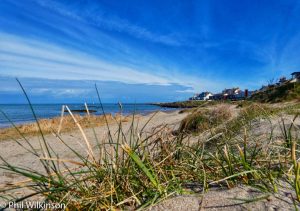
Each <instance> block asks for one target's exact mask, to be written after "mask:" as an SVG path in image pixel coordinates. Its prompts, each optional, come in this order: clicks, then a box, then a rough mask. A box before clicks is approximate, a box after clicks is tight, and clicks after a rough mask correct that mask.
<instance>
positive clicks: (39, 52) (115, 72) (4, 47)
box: [0, 33, 181, 85]
mask: <svg viewBox="0 0 300 211" xmlns="http://www.w3.org/2000/svg"><path fill="white" fill-rule="evenodd" d="M0 46H1V50H0V60H1V64H0V66H1V69H2V71H1V73H2V74H3V75H14V76H21V77H40V78H49V79H77V80H103V81H105V80H109V81H122V82H126V83H145V84H162V85H168V84H170V83H181V82H180V81H179V80H178V79H173V78H170V77H166V76H160V75H159V74H155V73H153V72H152V73H149V72H148V73H147V71H145V70H141V69H132V68H129V67H125V66H117V65H114V64H110V63H107V62H105V61H102V60H101V59H99V58H97V57H94V56H93V55H88V54H85V53H82V52H79V51H76V50H72V49H66V48H61V47H59V46H55V45H52V44H50V43H43V42H39V41H35V40H30V39H25V38H20V37H16V36H12V35H8V34H4V33H0Z"/></svg>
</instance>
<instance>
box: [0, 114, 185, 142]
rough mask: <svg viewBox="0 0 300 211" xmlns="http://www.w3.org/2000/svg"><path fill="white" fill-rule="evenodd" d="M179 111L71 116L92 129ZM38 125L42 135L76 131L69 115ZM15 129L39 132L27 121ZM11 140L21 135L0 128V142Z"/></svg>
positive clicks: (10, 127)
mask: <svg viewBox="0 0 300 211" xmlns="http://www.w3.org/2000/svg"><path fill="white" fill-rule="evenodd" d="M180 110H181V109H170V110H155V111H148V112H139V113H130V114H127V113H126V114H121V113H113V114H112V113H106V114H104V115H103V114H102V115H95V114H93V113H92V114H90V116H89V115H88V114H84V115H82V114H77V113H75V114H73V115H74V117H75V118H76V119H77V120H78V122H79V123H80V124H81V126H82V127H83V128H87V129H88V128H92V127H99V126H103V125H105V124H106V121H107V122H108V123H109V124H114V123H116V122H118V121H122V122H128V121H130V120H132V118H133V114H134V117H135V118H136V117H137V118H139V117H143V118H147V117H151V116H153V115H154V114H155V113H159V112H162V113H165V114H173V113H178V112H180ZM38 122H39V125H40V127H41V129H42V132H43V133H44V134H49V133H52V132H53V131H59V130H60V129H59V128H61V131H62V132H72V131H73V130H76V129H77V126H76V124H75V123H74V120H73V119H72V117H71V115H70V114H65V115H64V116H63V118H61V116H56V117H52V118H41V119H38ZM14 125H15V126H16V128H17V129H18V130H19V131H20V132H21V133H22V135H28V136H30V137H33V136H35V135H39V134H40V131H39V130H38V127H37V123H36V121H28V122H25V123H14ZM13 138H21V135H20V134H19V133H18V131H16V129H15V128H14V126H13V125H12V124H11V125H10V126H7V127H0V141H3V140H7V139H13Z"/></svg>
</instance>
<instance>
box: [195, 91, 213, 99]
mask: <svg viewBox="0 0 300 211" xmlns="http://www.w3.org/2000/svg"><path fill="white" fill-rule="evenodd" d="M211 96H213V94H212V93H211V92H202V93H200V94H199V95H198V97H197V100H209V98H210V97H211Z"/></svg>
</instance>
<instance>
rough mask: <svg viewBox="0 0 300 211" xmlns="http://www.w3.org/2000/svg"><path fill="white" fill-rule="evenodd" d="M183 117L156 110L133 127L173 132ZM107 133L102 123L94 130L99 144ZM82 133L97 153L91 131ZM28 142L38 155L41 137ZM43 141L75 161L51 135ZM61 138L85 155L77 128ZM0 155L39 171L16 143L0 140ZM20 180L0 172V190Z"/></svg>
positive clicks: (125, 126) (33, 159)
mask: <svg viewBox="0 0 300 211" xmlns="http://www.w3.org/2000/svg"><path fill="white" fill-rule="evenodd" d="M186 116H187V113H182V114H179V112H178V111H172V112H161V111H159V112H155V113H150V114H148V115H145V116H142V115H137V116H136V117H135V118H136V120H135V128H136V129H137V130H140V129H141V128H142V127H144V125H146V127H145V129H144V131H145V133H151V132H152V131H153V130H154V129H155V128H158V127H160V126H164V125H168V127H169V128H170V129H175V128H177V127H178V125H179V123H180V122H181V120H182V119H183V118H184V117H186ZM149 120H150V121H149ZM148 121H149V122H148ZM131 123H132V121H130V120H128V121H126V122H122V127H123V130H124V131H128V130H129V128H130V126H131ZM118 124H119V123H118V122H117V121H115V122H114V123H113V122H111V123H110V124H109V128H110V130H111V132H112V134H115V132H117V130H118ZM107 131H108V129H107V126H106V125H105V124H103V126H100V127H96V128H95V132H96V135H97V138H98V140H100V141H102V142H107V134H108V132H107ZM84 132H85V134H86V136H87V138H88V140H89V141H90V142H91V144H92V147H93V148H94V149H95V151H97V149H96V147H95V145H96V144H97V143H96V139H95V134H94V132H93V129H92V128H85V129H84ZM29 139H30V143H31V144H32V146H33V147H34V148H35V149H36V150H37V151H38V152H41V149H40V145H39V139H41V136H31V137H30V138H29ZM45 139H46V141H47V143H49V145H50V146H51V147H52V148H53V149H54V150H55V152H56V153H57V155H58V156H59V157H60V158H61V159H70V160H71V159H76V156H75V155H74V154H73V153H72V152H70V150H69V149H68V148H67V147H66V146H65V145H64V144H63V143H62V142H61V141H60V140H59V139H58V138H57V137H56V136H55V135H53V134H48V135H46V136H45ZM61 139H63V140H64V141H65V143H66V144H69V145H70V146H72V147H73V148H74V149H75V150H77V151H78V152H79V153H82V154H83V155H84V154H85V153H86V146H85V145H84V139H83V137H82V134H81V133H80V131H79V130H78V129H74V130H73V131H70V132H65V133H62V134H61ZM20 141H21V142H22V143H24V140H20ZM24 144H25V143H24ZM25 146H26V144H25ZM0 155H1V156H2V157H3V158H4V159H5V160H6V161H7V162H9V163H11V164H14V165H16V166H22V167H29V168H32V169H36V170H40V169H42V168H43V167H42V166H41V163H40V162H39V160H38V158H37V157H35V156H34V155H32V154H31V153H28V152H27V151H26V150H25V149H24V148H23V147H21V146H20V145H19V144H18V143H17V142H15V141H13V140H3V141H0ZM86 155H87V154H86ZM0 163H2V161H0ZM22 179H24V178H21V177H19V176H15V175H14V174H11V173H9V172H5V171H3V170H0V184H1V186H2V187H3V186H5V185H7V184H10V183H14V182H18V181H22Z"/></svg>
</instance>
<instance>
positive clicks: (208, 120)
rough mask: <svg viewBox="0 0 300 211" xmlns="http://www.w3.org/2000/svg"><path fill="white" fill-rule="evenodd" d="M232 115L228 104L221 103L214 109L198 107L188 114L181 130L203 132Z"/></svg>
mask: <svg viewBox="0 0 300 211" xmlns="http://www.w3.org/2000/svg"><path fill="white" fill-rule="evenodd" d="M231 117H232V111H231V110H230V107H229V106H228V105H219V106H217V107H215V108H213V109H197V110H195V111H194V112H193V113H191V114H190V115H188V116H187V117H186V118H185V119H184V120H183V121H182V122H181V125H180V127H179V131H181V132H195V133H199V132H203V131H205V130H208V129H210V128H212V127H214V126H217V125H219V124H221V123H223V122H225V121H227V120H229V119H230V118H231Z"/></svg>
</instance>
